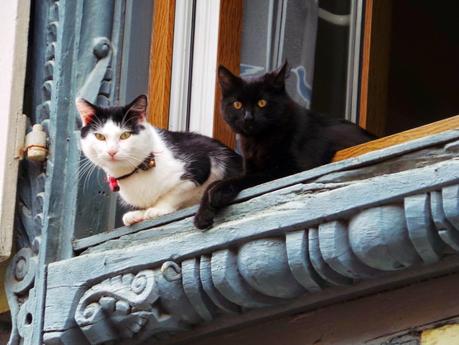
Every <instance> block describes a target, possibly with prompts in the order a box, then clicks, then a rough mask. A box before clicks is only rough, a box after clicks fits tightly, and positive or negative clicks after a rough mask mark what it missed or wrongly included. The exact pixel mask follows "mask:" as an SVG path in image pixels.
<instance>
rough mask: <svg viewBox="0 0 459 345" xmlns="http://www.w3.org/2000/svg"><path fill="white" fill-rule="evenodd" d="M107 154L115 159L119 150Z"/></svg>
mask: <svg viewBox="0 0 459 345" xmlns="http://www.w3.org/2000/svg"><path fill="white" fill-rule="evenodd" d="M107 153H108V154H109V155H110V157H112V158H113V157H115V155H116V154H117V153H118V151H117V150H110V151H107Z"/></svg>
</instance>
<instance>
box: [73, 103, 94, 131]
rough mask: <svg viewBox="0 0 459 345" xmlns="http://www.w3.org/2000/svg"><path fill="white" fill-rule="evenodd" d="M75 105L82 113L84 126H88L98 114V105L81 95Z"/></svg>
mask: <svg viewBox="0 0 459 345" xmlns="http://www.w3.org/2000/svg"><path fill="white" fill-rule="evenodd" d="M75 106H76V108H77V110H78V112H79V113H80V117H81V123H82V124H83V127H84V126H87V125H88V124H89V123H90V122H91V121H92V119H93V118H94V116H96V106H95V105H93V104H91V103H90V102H88V101H87V100H85V99H84V98H81V97H78V98H77V99H76V100H75Z"/></svg>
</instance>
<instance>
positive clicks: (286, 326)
mask: <svg viewBox="0 0 459 345" xmlns="http://www.w3.org/2000/svg"><path fill="white" fill-rule="evenodd" d="M458 288H459V274H453V275H449V276H443V277H439V278H436V279H431V280H429V281H424V282H421V283H418V284H413V285H410V286H406V287H403V288H399V289H395V290H390V291H386V292H385V293H383V294H376V295H371V296H367V297H364V298H358V299H353V300H349V301H347V302H346V303H339V304H334V305H330V306H327V307H323V308H320V309H314V310H311V311H307V312H302V313H298V312H296V313H290V314H288V315H284V316H281V317H278V318H276V319H270V320H266V321H264V322H260V323H258V324H255V325H254V324H250V325H242V327H238V329H235V330H231V331H228V332H226V333H225V334H221V333H216V334H211V335H209V334H205V336H204V334H203V333H201V332H202V328H205V327H209V326H203V327H200V328H198V329H196V330H194V331H193V332H189V333H186V334H183V335H178V336H176V337H175V338H173V339H171V340H169V341H167V342H159V344H168V345H172V344H173V345H182V344H183V345H185V344H186V345H211V344H212V345H213V344H220V345H230V344H231V345H232V344H238V345H252V344H265V345H278V344H289V345H305V344H320V345H350V344H352V345H402V344H403V345H419V344H420V333H421V332H422V331H423V330H426V329H430V328H434V327H438V326H439V325H443V324H448V323H454V322H458V318H457V315H458V314H459V305H458V304H457V303H451V301H453V300H455V298H456V294H457V289H458ZM280 339H281V340H280ZM146 344H148V343H145V345H146ZM439 344H442V345H443V343H439ZM444 345H447V344H446V343H444ZM448 345H452V344H449V343H448Z"/></svg>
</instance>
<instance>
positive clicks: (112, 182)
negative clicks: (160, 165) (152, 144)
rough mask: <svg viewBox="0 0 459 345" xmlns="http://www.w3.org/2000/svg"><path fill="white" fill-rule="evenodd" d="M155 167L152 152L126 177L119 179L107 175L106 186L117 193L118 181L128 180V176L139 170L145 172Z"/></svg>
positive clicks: (118, 188)
mask: <svg viewBox="0 0 459 345" xmlns="http://www.w3.org/2000/svg"><path fill="white" fill-rule="evenodd" d="M155 166H156V161H155V155H154V154H153V152H152V153H150V154H149V155H148V157H147V158H145V159H144V160H143V162H142V163H140V164H139V165H138V166H137V168H135V169H134V170H132V171H131V172H130V173H128V174H126V175H122V176H120V177H113V176H110V175H108V174H107V182H108V186H109V187H110V190H111V191H112V192H118V191H119V190H120V186H119V184H118V181H119V180H124V179H125V178H128V177H129V176H132V175H134V174H135V173H136V172H137V171H139V169H140V170H143V171H147V170H150V169H151V168H154V167H155Z"/></svg>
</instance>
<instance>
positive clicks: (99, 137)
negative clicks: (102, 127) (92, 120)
mask: <svg viewBox="0 0 459 345" xmlns="http://www.w3.org/2000/svg"><path fill="white" fill-rule="evenodd" d="M94 136H95V137H96V139H97V140H101V141H103V140H105V135H103V134H100V133H94Z"/></svg>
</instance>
